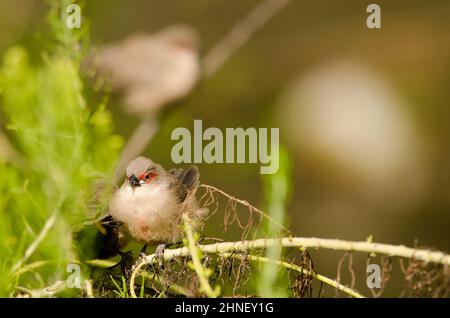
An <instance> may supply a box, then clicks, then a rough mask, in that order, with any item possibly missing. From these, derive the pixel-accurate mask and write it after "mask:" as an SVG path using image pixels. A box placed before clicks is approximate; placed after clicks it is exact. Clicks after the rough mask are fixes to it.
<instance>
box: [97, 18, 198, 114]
mask: <svg viewBox="0 0 450 318" xmlns="http://www.w3.org/2000/svg"><path fill="white" fill-rule="evenodd" d="M199 42H200V38H199V35H198V33H197V31H196V30H195V29H193V28H192V27H190V26H189V25H183V24H176V25H171V26H169V27H167V28H165V29H163V30H161V31H159V32H156V33H153V34H143V33H138V34H133V35H131V36H129V37H127V38H126V39H124V40H122V41H120V42H118V43H113V44H110V45H107V46H105V47H104V48H102V49H101V50H100V51H99V52H98V53H97V55H96V57H95V58H94V61H91V63H92V62H93V63H94V65H95V68H96V69H97V72H99V73H100V74H104V75H107V76H106V78H109V81H110V83H111V85H112V89H113V91H115V92H121V93H122V96H123V98H124V102H125V103H124V104H125V110H126V111H127V112H129V113H131V114H136V115H143V114H147V115H148V114H150V115H155V114H157V113H158V112H159V111H160V109H161V108H163V107H164V106H166V105H168V104H169V103H172V102H174V101H176V100H178V99H181V98H183V97H184V96H186V95H187V94H189V93H190V92H191V91H192V89H193V88H194V86H195V84H196V83H197V81H198V79H199V76H200V61H199V52H198V51H199V49H198V47H199ZM108 75H109V76H108Z"/></svg>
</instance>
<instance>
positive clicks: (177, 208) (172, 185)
mask: <svg viewBox="0 0 450 318" xmlns="http://www.w3.org/2000/svg"><path fill="white" fill-rule="evenodd" d="M199 176H200V174H199V171H198V169H197V167H196V166H192V167H190V168H188V169H186V170H184V169H180V168H178V169H172V170H170V171H169V172H167V171H166V170H164V168H163V167H162V166H161V165H159V164H156V163H154V162H153V161H151V160H150V159H148V158H145V157H138V158H136V159H134V160H133V161H132V162H130V163H129V165H128V167H127V177H126V180H125V182H124V183H123V185H122V186H121V187H120V188H119V189H118V190H116V192H115V193H114V194H113V197H112V198H111V202H110V204H109V215H108V216H107V217H105V218H104V219H103V220H104V223H105V221H106V223H105V225H106V226H105V228H106V229H107V231H108V235H109V236H110V238H109V240H108V242H107V244H106V245H105V248H107V249H108V250H110V251H111V250H114V249H115V250H119V249H120V248H122V247H124V246H125V245H126V244H127V243H128V242H129V241H130V240H136V241H138V242H142V243H144V244H157V243H171V242H175V241H177V240H179V239H180V238H181V236H182V228H181V226H180V225H181V216H182V214H183V213H187V214H188V216H189V217H190V218H191V219H192V220H193V223H194V226H195V227H199V226H201V225H202V223H203V222H202V221H203V219H204V217H205V215H206V213H207V209H204V208H200V207H199V206H198V203H197V199H196V197H195V192H196V190H197V186H198V183H199ZM112 220H114V221H113V223H111V222H112ZM108 224H113V226H112V227H110V228H109V229H108Z"/></svg>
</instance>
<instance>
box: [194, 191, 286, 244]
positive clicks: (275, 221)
mask: <svg viewBox="0 0 450 318" xmlns="http://www.w3.org/2000/svg"><path fill="white" fill-rule="evenodd" d="M198 187H199V188H204V189H206V190H207V191H211V193H212V194H214V192H218V193H220V194H221V195H223V196H224V197H226V198H228V199H229V200H232V201H234V202H237V203H239V204H241V205H243V206H245V207H247V208H248V209H249V210H251V211H255V212H256V213H258V214H260V215H261V216H263V217H265V218H267V219H268V220H269V221H270V222H272V223H273V224H274V225H276V226H278V227H279V228H280V229H282V230H283V231H285V232H286V234H289V235H291V236H293V235H292V233H291V231H289V230H288V229H287V228H286V227H285V226H283V225H282V224H280V223H279V222H277V220H275V219H274V218H273V217H271V216H270V215H269V214H267V213H265V212H264V211H262V210H260V209H258V208H256V207H254V206H253V205H251V204H250V203H249V202H248V201H246V200H241V199H238V198H236V197H234V196H232V195H230V194H228V193H226V192H224V191H222V190H220V189H219V188H216V187H214V186H211V185H208V184H200V185H199V186H198Z"/></svg>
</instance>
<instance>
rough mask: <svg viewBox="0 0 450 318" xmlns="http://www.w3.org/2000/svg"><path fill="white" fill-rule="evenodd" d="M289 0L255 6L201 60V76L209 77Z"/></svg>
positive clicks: (269, 1)
mask: <svg viewBox="0 0 450 318" xmlns="http://www.w3.org/2000/svg"><path fill="white" fill-rule="evenodd" d="M289 2H290V0H263V1H261V2H260V3H258V4H257V5H256V7H255V8H253V9H252V10H251V11H250V12H249V13H248V14H247V15H246V16H245V17H244V18H243V19H242V20H240V21H239V22H238V23H236V25H235V26H234V27H233V28H232V29H231V31H230V32H229V33H228V34H227V35H226V36H225V37H224V38H223V39H222V40H221V41H219V43H218V44H217V45H216V46H214V47H213V48H212V49H211V51H210V52H209V53H208V54H206V56H205V58H204V59H203V75H204V77H205V78H208V77H211V75H213V74H214V73H215V72H216V71H217V70H218V69H219V68H220V67H221V66H222V65H223V64H224V63H225V62H226V61H227V60H228V58H229V57H230V56H231V55H232V54H233V53H234V52H236V51H237V50H238V49H239V48H240V47H242V46H243V45H244V44H245V43H247V42H248V40H249V39H250V38H251V37H252V36H253V34H255V33H256V32H257V31H258V30H259V29H261V28H262V27H263V26H264V25H265V24H266V23H267V22H268V21H270V19H272V18H273V17H274V16H275V15H276V14H277V13H278V12H280V11H281V10H282V9H283V8H284V7H285V6H286V5H287V4H288V3H289Z"/></svg>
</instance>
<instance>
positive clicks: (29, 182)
mask: <svg viewBox="0 0 450 318" xmlns="http://www.w3.org/2000/svg"><path fill="white" fill-rule="evenodd" d="M50 3H51V4H52V5H53V7H52V13H51V14H50V18H49V21H50V22H51V25H52V32H53V34H54V37H55V39H56V40H57V42H56V43H59V45H57V44H55V48H54V50H53V52H50V53H45V54H43V63H42V65H39V66H35V65H31V64H30V61H29V57H28V53H27V51H26V49H24V48H22V47H14V48H11V49H9V50H8V51H7V52H6V53H5V55H4V58H3V65H2V66H1V69H0V93H1V96H0V98H1V102H2V111H3V112H4V113H5V115H6V118H7V124H6V128H7V132H8V136H9V138H10V139H11V141H12V143H13V144H14V146H15V147H16V148H17V150H18V151H19V153H20V154H21V156H22V159H23V160H20V162H6V161H5V162H0V176H1V177H0V218H1V220H2V222H0V275H1V277H2V280H1V281H0V296H8V295H10V294H11V293H12V292H14V290H15V287H16V286H22V287H26V288H28V289H35V288H42V287H44V286H48V285H49V284H51V283H52V282H53V281H56V280H64V279H65V276H66V275H67V273H66V271H65V270H66V264H67V263H70V262H73V261H75V260H76V258H77V255H76V253H75V251H76V248H78V249H80V250H83V246H74V242H73V239H72V233H73V231H75V230H78V229H80V228H81V227H82V225H83V224H84V222H85V221H86V220H88V219H92V218H93V217H94V216H95V215H97V214H98V212H99V211H101V210H102V209H103V208H104V202H106V200H105V198H106V197H107V195H108V193H109V192H110V191H108V189H109V190H110V189H111V186H110V185H111V184H112V182H111V180H112V172H113V168H114V164H115V160H116V158H117V155H118V151H119V150H120V148H121V146H122V140H121V138H120V137H118V136H115V135H114V134H113V131H112V129H113V127H112V118H111V114H110V113H109V112H108V111H107V110H106V108H105V103H102V104H101V105H99V106H97V107H88V104H87V101H86V100H85V98H84V91H85V88H84V85H83V81H82V78H81V76H80V72H79V71H80V61H81V51H79V50H78V48H79V47H80V45H79V43H80V41H81V40H82V35H83V34H84V32H85V31H79V30H76V29H73V30H71V29H68V28H66V27H65V24H64V23H65V20H64V19H63V17H64V13H65V5H64V4H65V3H69V2H67V1H51V2H50ZM93 190H94V191H93ZM84 244H89V242H84ZM38 261H39V262H40V261H48V262H43V263H42V264H43V265H42V266H39V267H33V269H32V270H29V271H26V270H25V271H24V270H23V269H24V268H26V267H27V264H31V263H33V262H38ZM18 272H20V273H21V274H20V275H19V274H18Z"/></svg>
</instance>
